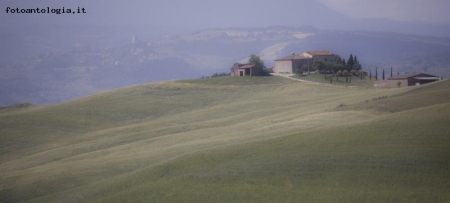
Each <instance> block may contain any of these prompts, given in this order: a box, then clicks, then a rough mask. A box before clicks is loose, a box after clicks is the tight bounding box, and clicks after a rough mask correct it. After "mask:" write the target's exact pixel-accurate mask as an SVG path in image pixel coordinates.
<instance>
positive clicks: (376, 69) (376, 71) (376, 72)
mask: <svg viewBox="0 0 450 203" xmlns="http://www.w3.org/2000/svg"><path fill="white" fill-rule="evenodd" d="M375 80H378V67H375Z"/></svg>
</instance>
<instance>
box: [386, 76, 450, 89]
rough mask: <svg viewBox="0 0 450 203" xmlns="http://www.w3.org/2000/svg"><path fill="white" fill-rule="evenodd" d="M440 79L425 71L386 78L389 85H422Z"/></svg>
mask: <svg viewBox="0 0 450 203" xmlns="http://www.w3.org/2000/svg"><path fill="white" fill-rule="evenodd" d="M439 80H441V78H440V77H438V76H435V75H430V74H426V73H418V74H416V73H413V74H403V75H396V76H393V77H390V78H388V84H389V87H402V86H403V87H404V86H414V85H423V84H427V83H430V82H436V81H439Z"/></svg>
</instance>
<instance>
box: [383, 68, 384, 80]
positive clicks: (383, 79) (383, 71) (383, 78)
mask: <svg viewBox="0 0 450 203" xmlns="http://www.w3.org/2000/svg"><path fill="white" fill-rule="evenodd" d="M383 80H384V69H383Z"/></svg>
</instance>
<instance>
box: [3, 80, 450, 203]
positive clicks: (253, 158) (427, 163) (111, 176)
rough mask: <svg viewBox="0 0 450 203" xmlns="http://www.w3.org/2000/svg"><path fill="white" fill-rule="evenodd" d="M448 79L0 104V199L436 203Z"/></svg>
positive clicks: (290, 84) (179, 85)
mask: <svg viewBox="0 0 450 203" xmlns="http://www.w3.org/2000/svg"><path fill="white" fill-rule="evenodd" d="M449 123H450V81H443V82H439V83H435V84H429V85H425V86H420V87H411V88H393V89H376V88H371V89H349V88H345V87H341V86H336V87H333V86H317V85H310V84H304V83H301V82H295V81H291V80H289V79H285V78H281V77H245V78H239V77H220V78H211V79H201V80H183V81H175V82H161V83H154V84H145V85H139V86H132V87H127V88H122V89H116V90H112V91H108V92H104V93H101V94H97V95H94V96H89V97H85V98H81V99H77V100H73V101H70V102H66V103H62V104H58V105H49V106H28V107H24V108H10V109H3V110H2V109H0V143H1V145H0V183H1V184H0V202H21V201H25V202H448V201H449V200H450V193H448V191H450V133H449V132H450V126H449V125H448V124H449Z"/></svg>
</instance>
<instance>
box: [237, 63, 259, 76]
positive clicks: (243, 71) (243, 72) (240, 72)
mask: <svg viewBox="0 0 450 203" xmlns="http://www.w3.org/2000/svg"><path fill="white" fill-rule="evenodd" d="M262 74H263V70H262V67H261V66H258V65H256V64H248V63H247V64H240V63H236V64H235V65H234V66H233V68H231V76H261V75H262Z"/></svg>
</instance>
